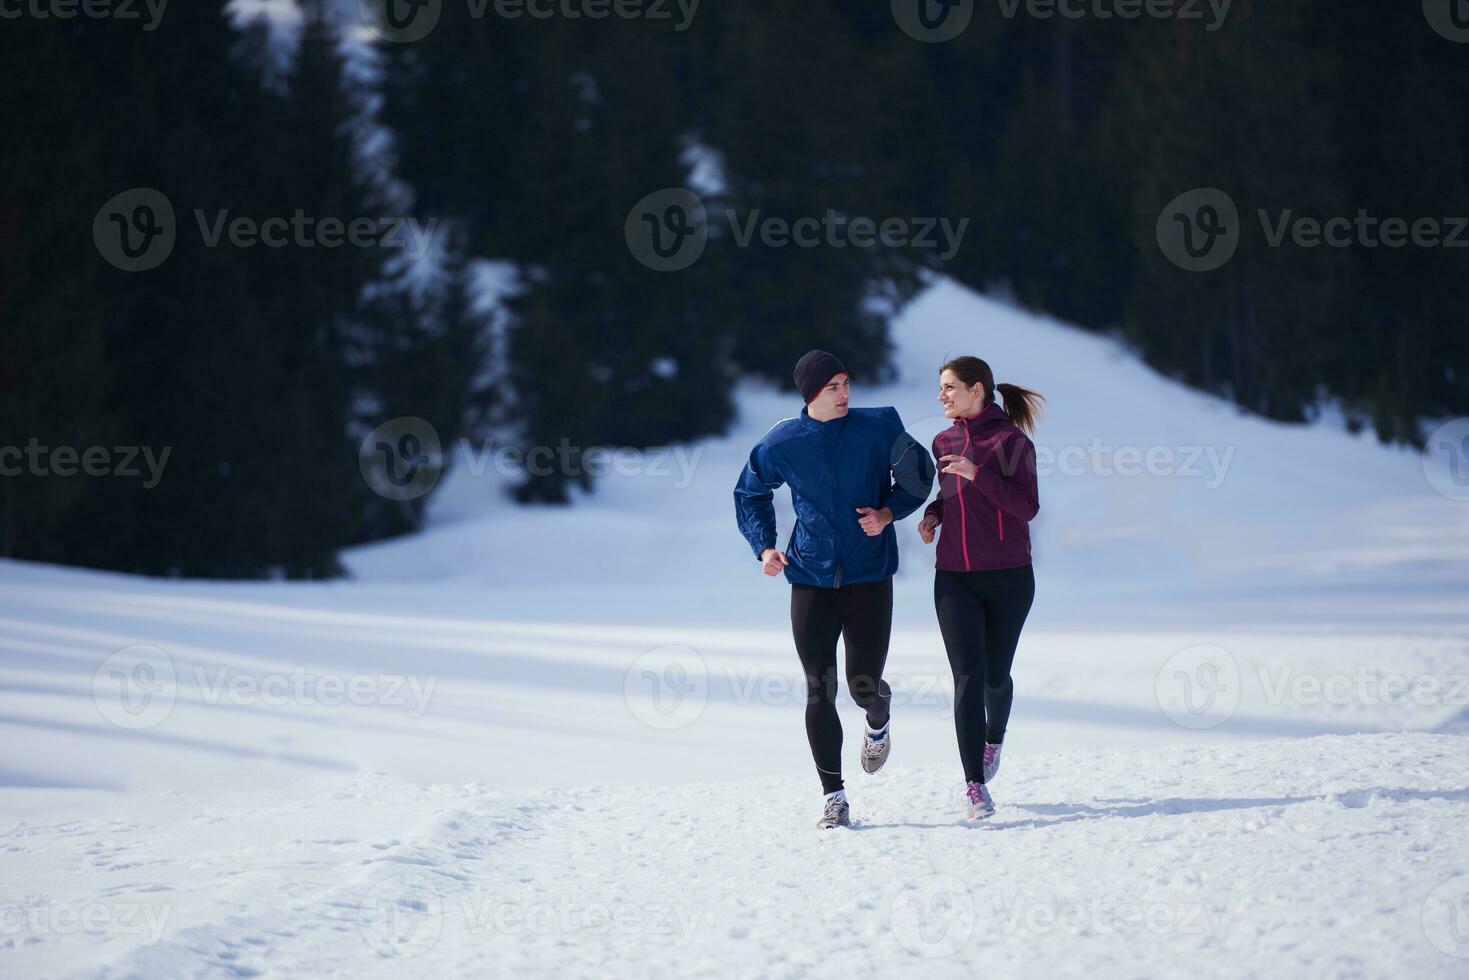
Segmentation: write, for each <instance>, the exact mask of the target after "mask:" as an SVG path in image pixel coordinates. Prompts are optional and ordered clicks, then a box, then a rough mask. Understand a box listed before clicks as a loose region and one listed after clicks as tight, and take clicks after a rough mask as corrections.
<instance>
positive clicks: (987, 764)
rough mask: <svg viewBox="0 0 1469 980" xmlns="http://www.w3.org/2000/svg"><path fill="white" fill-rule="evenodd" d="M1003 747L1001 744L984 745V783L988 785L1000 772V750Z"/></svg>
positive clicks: (987, 743)
mask: <svg viewBox="0 0 1469 980" xmlns="http://www.w3.org/2000/svg"><path fill="white" fill-rule="evenodd" d="M1004 747H1005V745H1004V743H1003V742H986V743H984V781H985V782H986V783H988V782H989V781H990V780H992V779H994V778H995V776H996V775H997V774H998V773H999V771H1000V750H1001V749H1003V748H1004Z"/></svg>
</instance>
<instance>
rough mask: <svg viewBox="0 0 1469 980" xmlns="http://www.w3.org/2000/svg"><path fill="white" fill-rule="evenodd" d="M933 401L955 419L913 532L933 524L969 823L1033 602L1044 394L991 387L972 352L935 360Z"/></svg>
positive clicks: (938, 446)
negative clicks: (938, 364) (1033, 526)
mask: <svg viewBox="0 0 1469 980" xmlns="http://www.w3.org/2000/svg"><path fill="white" fill-rule="evenodd" d="M996 388H998V389H999V393H1000V394H1001V395H1003V396H1004V399H1005V407H1004V408H1003V409H1001V408H1000V406H999V405H998V404H996V402H995V390H996ZM938 397H939V402H940V403H942V404H943V406H944V415H945V416H946V417H947V418H951V419H953V420H954V424H953V425H951V426H949V427H948V428H947V429H945V430H943V431H942V432H940V433H939V434H938V435H937V436H935V437H934V440H933V455H934V458H935V459H937V460H938V462H939V494H938V497H936V498H935V499H934V501H933V503H931V504H929V505H928V508H927V510H925V511H924V515H923V520H921V521H920V522H919V523H918V534H919V536H920V537H921V538H923V541H924V543H925V544H929V543H932V541H933V537H934V529H935V528H940V531H939V545H938V549H937V551H938V555H937V561H936V563H935V564H936V567H937V571H936V572H935V573H934V580H933V601H934V607H935V609H936V610H937V612H938V620H939V632H940V633H942V634H943V638H944V647H945V649H946V650H947V651H948V655H949V666H950V668H951V669H952V670H953V672H954V692H955V703H954V728H955V730H956V732H957V734H958V736H959V758H960V761H961V762H962V763H963V765H964V780H965V783H966V786H965V793H966V795H967V796H968V798H969V819H970V820H979V819H983V818H984V817H989V816H993V815H994V812H995V803H994V799H993V797H991V796H990V791H989V786H988V784H989V782H990V780H992V779H993V778H994V777H995V774H996V773H997V772H999V769H1000V750H1001V747H1002V746H1003V745H1004V742H1005V726H1006V724H1007V723H1008V722H1009V720H1010V702H1011V700H1012V699H1013V696H1014V685H1013V683H1012V682H1011V680H1010V665H1011V663H1012V662H1013V661H1014V659H1015V647H1016V645H1017V644H1018V643H1019V642H1020V630H1021V627H1023V626H1024V625H1025V617H1026V615H1027V614H1028V613H1029V612H1030V605H1031V602H1032V600H1034V598H1035V575H1034V574H1033V571H1032V569H1031V564H1030V529H1029V524H1028V522H1029V521H1030V520H1031V519H1033V518H1034V517H1035V515H1036V513H1037V512H1038V511H1039V510H1040V496H1039V492H1038V490H1037V487H1036V470H1035V444H1034V443H1032V442H1031V441H1030V439H1029V438H1027V436H1026V434H1025V432H1030V433H1032V434H1033V433H1034V432H1035V423H1036V419H1037V417H1038V414H1039V404H1040V402H1042V401H1044V400H1045V399H1044V398H1043V397H1042V396H1040V395H1038V394H1036V393H1035V392H1033V391H1030V390H1029V389H1026V388H1021V387H1019V386H1018V385H1011V384H1002V385H996V384H995V376H994V372H992V371H991V370H990V366H989V365H988V364H986V363H985V362H984V361H982V360H980V359H979V358H977V357H957V358H955V359H954V360H952V361H950V362H949V363H947V364H945V365H944V366H943V369H942V370H941V371H940V372H939V396H938ZM1022 429H1023V430H1025V432H1022V431H1021V430H1022Z"/></svg>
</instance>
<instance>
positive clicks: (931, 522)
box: [918, 516, 939, 544]
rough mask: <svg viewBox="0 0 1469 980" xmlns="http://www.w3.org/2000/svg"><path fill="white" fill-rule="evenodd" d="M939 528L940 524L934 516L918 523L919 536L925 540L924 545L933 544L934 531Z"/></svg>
mask: <svg viewBox="0 0 1469 980" xmlns="http://www.w3.org/2000/svg"><path fill="white" fill-rule="evenodd" d="M938 526H939V522H938V521H937V520H935V519H934V518H933V517H932V516H929V517H925V518H924V519H923V520H921V521H919V522H918V536H919V537H920V538H922V539H923V543H924V544H933V530H934V528H936V527H938Z"/></svg>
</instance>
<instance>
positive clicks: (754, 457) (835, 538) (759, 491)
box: [734, 350, 934, 829]
mask: <svg viewBox="0 0 1469 980" xmlns="http://www.w3.org/2000/svg"><path fill="white" fill-rule="evenodd" d="M795 380H796V387H797V388H799V389H800V391H801V397H802V399H803V400H804V401H805V402H806V407H805V408H804V409H802V410H801V414H800V415H799V416H797V417H796V418H790V419H785V420H783V421H780V422H777V423H776V424H775V425H774V427H772V428H771V430H770V431H769V432H767V433H766V434H765V437H764V438H763V439H761V440H760V443H759V445H757V446H756V447H755V449H754V451H753V452H751V453H750V460H749V463H748V464H747V465H746V466H745V468H744V471H743V472H742V473H741V474H740V479H739V482H738V483H737V484H736V485H735V490H734V502H735V515H736V517H737V518H738V520H739V527H740V533H741V534H743V535H744V536H745V540H747V541H749V542H750V547H751V548H753V549H754V551H755V556H756V557H757V558H758V559H759V560H760V564H761V567H762V568H763V570H764V572H765V574H766V575H777V574H779V573H780V572H781V571H782V570H783V571H784V572H785V577H786V581H788V582H790V583H791V629H792V632H793V633H794V634H795V640H796V654H797V656H799V657H800V658H801V666H802V668H803V669H804V670H805V674H806V688H807V700H806V737H807V738H808V739H809V740H810V742H811V756H812V758H813V760H814V761H815V763H816V770H817V773H818V774H819V775H820V777H821V786H822V790H823V791H824V792H825V793H826V803H825V806H824V807H823V811H822V816H821V820H820V821H818V823H817V826H818V827H821V828H823V829H826V828H831V827H846V826H850V824H851V820H850V817H849V812H848V806H847V797H846V792H845V790H844V788H843V786H842V724H841V720H840V719H839V718H838V717H837V709H836V695H837V661H836V645H837V637H838V636H841V637H842V638H843V640H844V641H845V646H846V654H847V664H846V667H847V669H846V673H847V690H848V693H850V694H851V696H852V700H854V701H856V702H857V704H858V705H859V706H861V707H862V709H863V710H864V711H866V712H867V736H866V738H865V739H864V741H863V745H862V768H863V769H864V770H866V771H867V772H869V773H872V772H876V771H877V770H878V769H880V768H882V764H883V763H884V762H886V761H887V757H888V752H889V748H890V746H891V740H890V739H889V737H888V712H889V706H890V702H891V700H892V691H891V690H890V689H889V688H888V685H887V683H886V682H885V681H883V680H882V670H883V665H884V664H885V663H886V661H887V655H888V638H889V636H890V634H891V632H892V619H893V573H894V572H896V571H897V570H898V544H897V538H896V535H895V534H894V532H893V529H892V527H891V525H892V524H893V522H894V521H900V520H902V519H903V518H905V517H907V516H908V515H909V514H911V513H913V512H914V511H915V510H917V509H918V508H919V507H921V506H923V503H924V501H925V500H927V499H928V494H929V491H930V490H931V489H932V488H933V478H934V466H933V462H932V460H931V459H930V458H929V455H928V453H927V452H925V451H924V449H923V447H921V446H920V445H918V443H917V442H916V441H914V439H913V437H912V436H910V435H909V434H908V433H907V432H906V431H904V429H903V421H902V419H900V418H899V417H898V413H897V411H896V410H895V409H892V408H855V409H849V408H848V407H847V406H848V401H849V399H850V397H851V384H850V380H849V378H848V377H847V371H846V369H845V368H844V367H842V363H841V362H840V361H839V360H837V359H836V357H834V356H833V355H831V354H828V353H827V352H826V351H820V350H813V351H808V352H807V353H806V354H805V356H803V357H802V358H801V360H800V361H799V362H798V363H797V364H796V371H795ZM782 484H789V486H790V488H791V502H792V504H793V505H794V507H795V512H796V526H795V527H794V528H792V529H791V536H790V538H789V539H788V543H787V545H786V549H785V550H784V551H782V550H780V549H778V548H776V546H775V541H776V538H775V506H774V504H773V503H772V501H773V499H774V492H773V491H775V490H776V488H778V487H780V486H781V485H782Z"/></svg>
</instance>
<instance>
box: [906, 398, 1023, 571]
mask: <svg viewBox="0 0 1469 980" xmlns="http://www.w3.org/2000/svg"><path fill="white" fill-rule="evenodd" d="M944 456H963V457H965V458H967V459H970V460H973V461H974V462H975V464H976V465H977V466H978V467H979V469H978V470H977V471H976V472H975V474H974V479H973V480H965V479H962V478H961V477H960V476H959V475H958V474H956V473H944V472H940V473H939V475H938V476H939V495H938V497H937V498H935V499H934V501H933V503H931V504H929V505H928V509H927V510H925V511H924V512H923V514H924V516H925V517H933V518H934V519H936V520H937V521H938V522H939V524H940V525H941V527H940V530H939V543H938V549H937V550H938V560H937V562H936V566H937V567H938V568H939V569H941V570H943V571H948V572H973V571H980V570H983V569H991V568H1015V567H1018V566H1020V565H1028V564H1030V526H1029V521H1030V520H1031V518H1033V517H1035V515H1036V513H1037V512H1038V511H1039V510H1040V509H1041V505H1040V492H1039V490H1038V489H1037V486H1036V478H1035V444H1034V443H1033V442H1031V441H1030V439H1029V438H1028V437H1027V436H1026V435H1025V433H1024V432H1021V431H1020V427H1019V426H1017V425H1016V424H1015V423H1014V422H1011V421H1010V416H1008V415H1006V414H1005V410H1004V409H1002V408H1001V407H1000V406H999V405H997V404H995V403H993V402H991V403H990V404H988V405H986V406H985V407H984V411H982V412H980V413H979V414H978V415H976V416H974V417H973V418H968V419H955V420H954V424H953V425H951V426H949V427H948V428H947V429H945V430H943V431H942V432H940V433H939V434H938V435H936V436H934V439H933V458H934V459H935V460H939V459H940V458H941V457H944ZM947 465H949V464H948V463H943V462H940V463H938V467H939V470H940V471H942V470H943V468H944V467H945V466H947ZM960 484H962V486H961V485H960Z"/></svg>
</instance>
